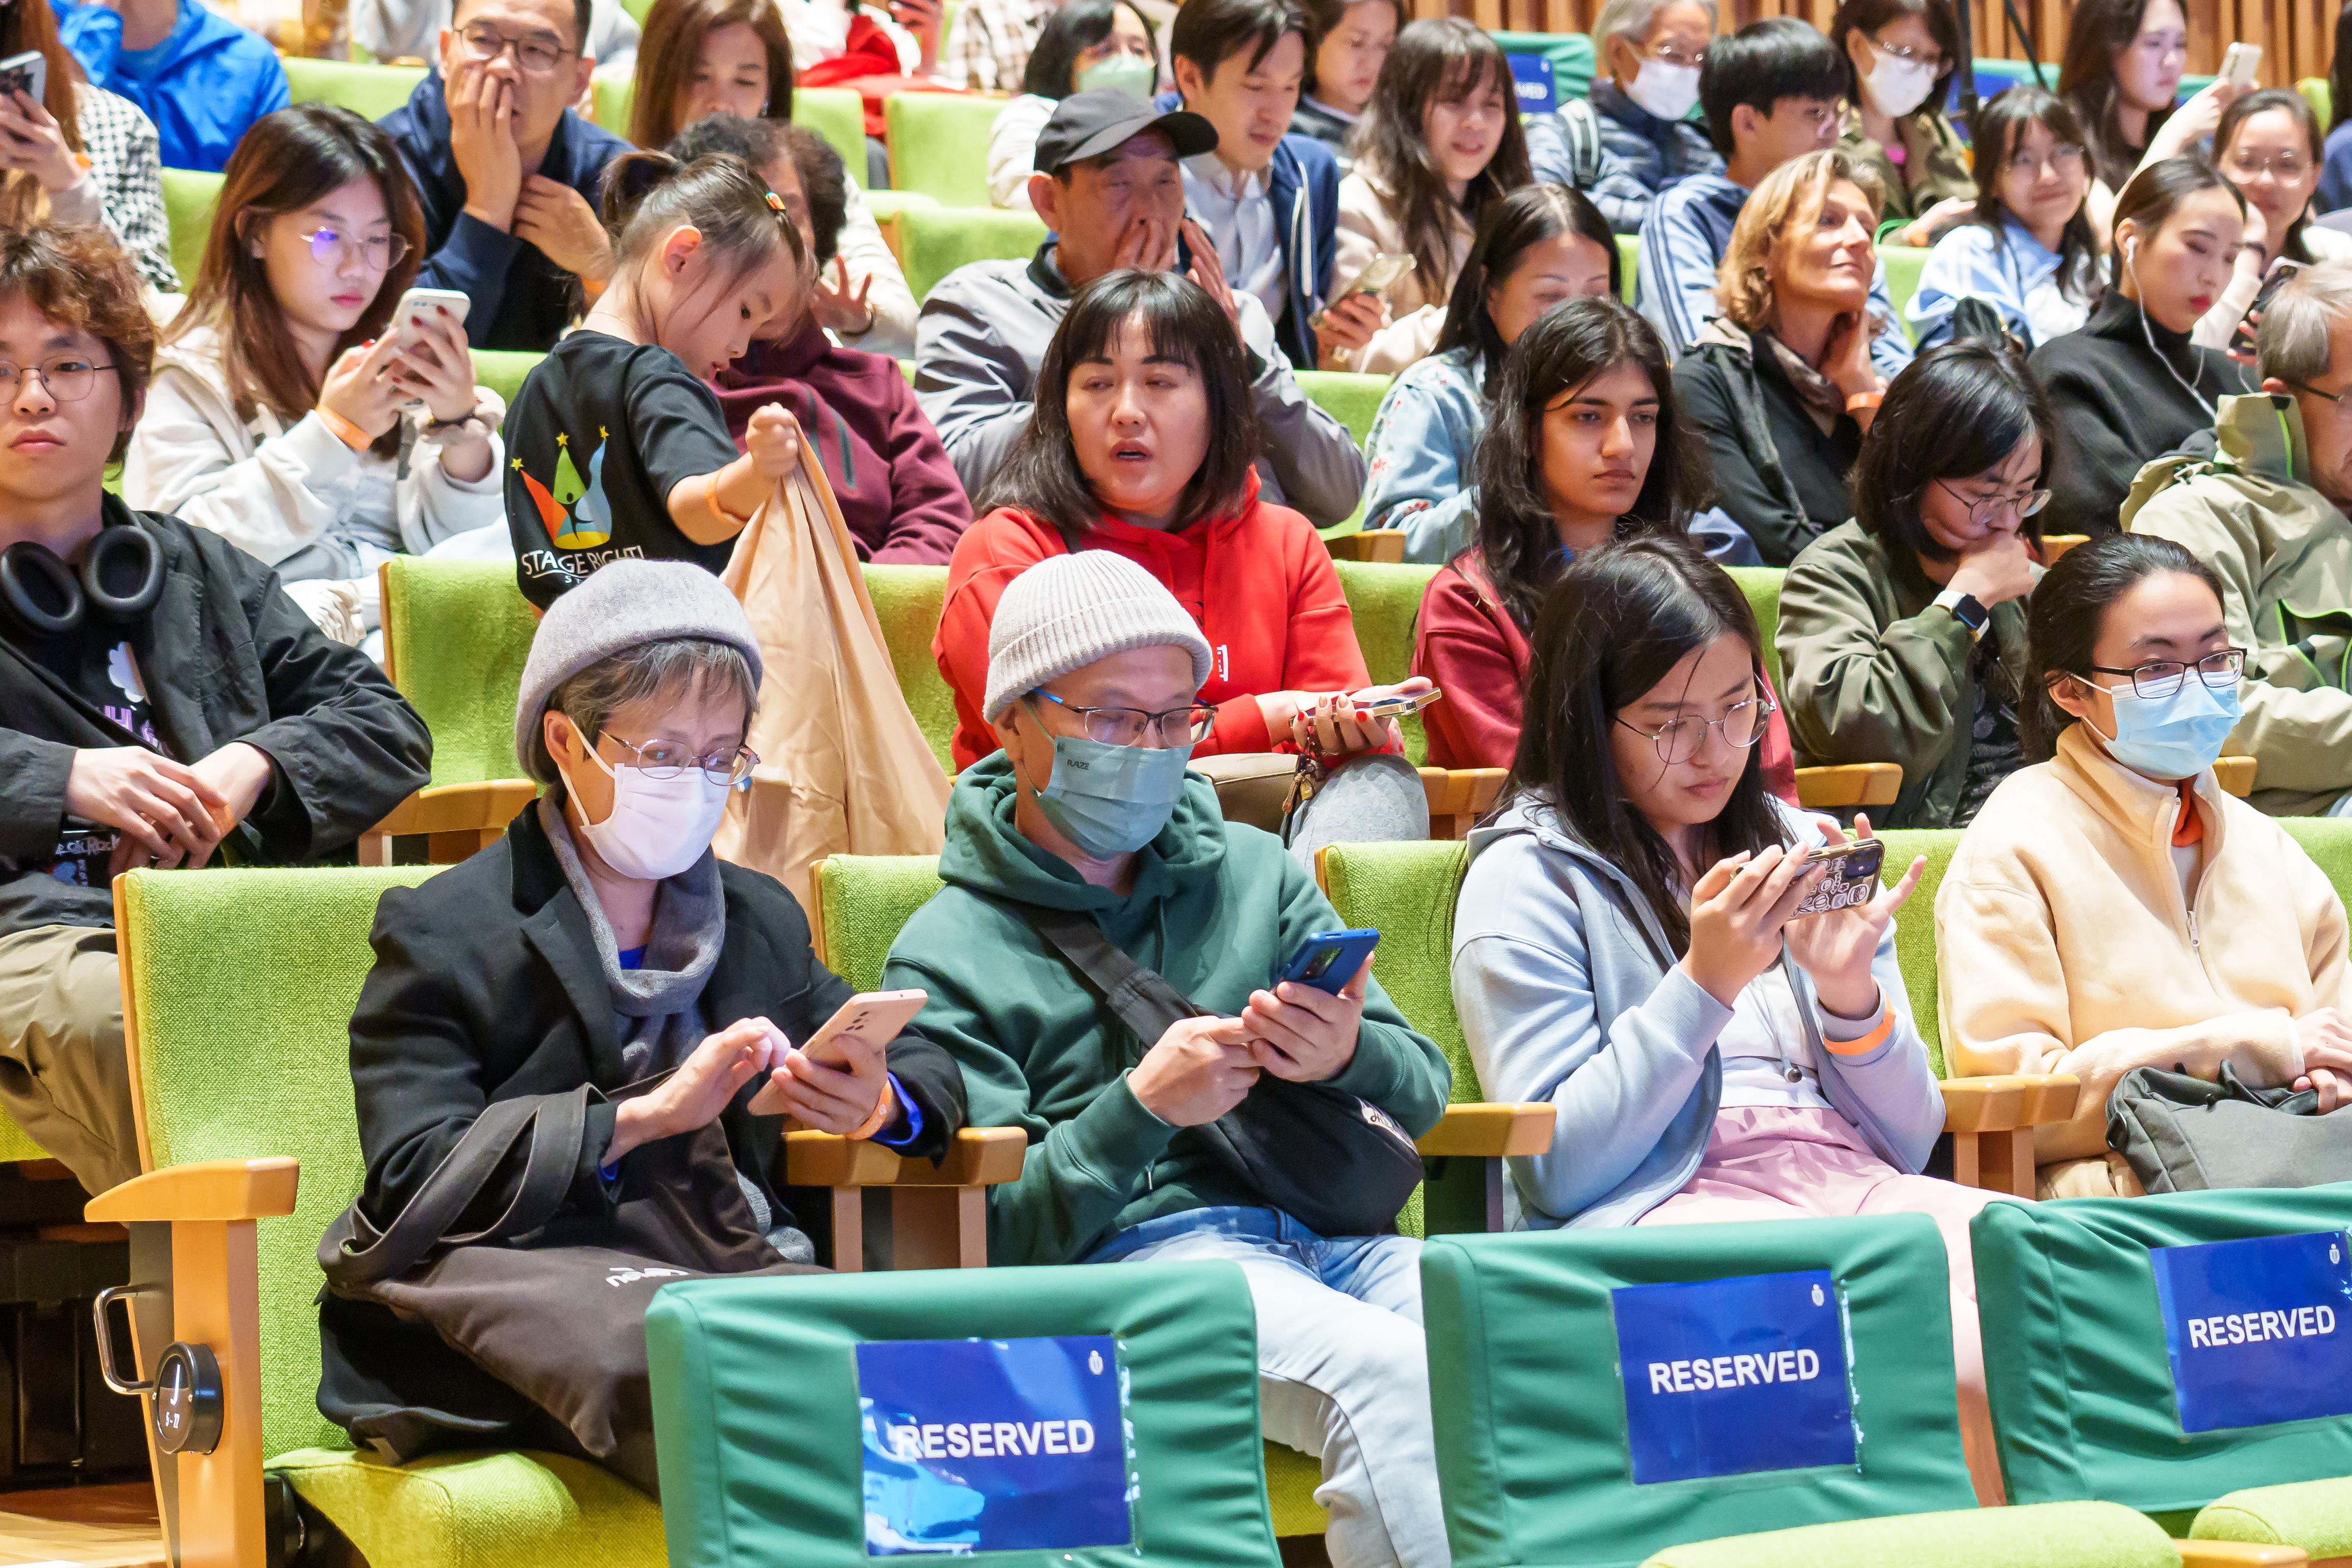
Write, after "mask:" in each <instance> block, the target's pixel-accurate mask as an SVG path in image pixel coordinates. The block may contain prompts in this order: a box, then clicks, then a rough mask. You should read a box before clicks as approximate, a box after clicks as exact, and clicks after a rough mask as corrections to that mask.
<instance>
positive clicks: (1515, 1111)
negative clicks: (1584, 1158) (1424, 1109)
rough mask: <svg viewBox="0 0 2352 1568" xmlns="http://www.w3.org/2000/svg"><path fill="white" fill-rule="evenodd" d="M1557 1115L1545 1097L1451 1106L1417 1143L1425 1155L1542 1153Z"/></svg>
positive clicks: (1548, 1146)
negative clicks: (1502, 1102)
mask: <svg viewBox="0 0 2352 1568" xmlns="http://www.w3.org/2000/svg"><path fill="white" fill-rule="evenodd" d="M1552 1126H1553V1114H1552V1108H1551V1106H1550V1105H1549V1103H1548V1102H1546V1101H1543V1100H1531V1101H1528V1102H1527V1103H1525V1104H1519V1105H1510V1104H1499V1103H1487V1104H1477V1105H1449V1106H1447V1107H1446V1108H1445V1114H1444V1117H1443V1118H1441V1119H1440V1120H1439V1121H1438V1123H1437V1125H1436V1126H1434V1127H1433V1128H1431V1129H1430V1130H1429V1131H1426V1132H1424V1133H1423V1134H1422V1135H1421V1137H1420V1139H1419V1140H1418V1141H1417V1142H1415V1143H1414V1145H1413V1146H1414V1147H1415V1148H1417V1149H1419V1150H1420V1151H1421V1152H1423V1154H1428V1155H1433V1156H1442V1155H1450V1154H1470V1155H1485V1156H1491V1155H1497V1154H1540V1153H1542V1152H1544V1151H1545V1150H1547V1149H1549V1148H1550V1147H1551V1136H1552Z"/></svg>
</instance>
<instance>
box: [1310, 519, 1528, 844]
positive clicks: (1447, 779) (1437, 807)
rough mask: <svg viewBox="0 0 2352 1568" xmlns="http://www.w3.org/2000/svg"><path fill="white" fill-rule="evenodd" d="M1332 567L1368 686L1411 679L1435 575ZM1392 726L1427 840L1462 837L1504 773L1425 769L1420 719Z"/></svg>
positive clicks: (1380, 565) (1355, 564) (1410, 717)
mask: <svg viewBox="0 0 2352 1568" xmlns="http://www.w3.org/2000/svg"><path fill="white" fill-rule="evenodd" d="M1331 565H1332V567H1333V569H1334V570H1335V571H1337V572H1338V573H1339V587H1340V590H1341V591H1342V592H1343V593H1345V594H1346V595H1348V612H1349V616H1352V617H1353V618H1354V620H1355V623H1356V642H1357V644H1358V646H1360V647H1361V648H1362V649H1363V651H1364V668H1365V669H1366V670H1367V671H1369V672H1370V675H1371V678H1372V683H1373V684H1374V685H1376V686H1386V685H1390V684H1391V683H1393V682H1395V681H1399V680H1402V679H1405V678H1406V677H1407V676H1409V675H1411V674H1412V628H1413V622H1414V621H1415V620H1417V619H1419V618H1420V616H1421V595H1422V594H1423V591H1424V590H1426V589H1427V588H1428V586H1429V580H1430V579H1431V578H1432V577H1433V576H1435V575H1436V574H1437V570H1438V569H1437V568H1436V567H1434V566H1416V565H1408V564H1404V563H1390V562H1372V561H1337V560H1335V561H1333V562H1332V563H1331ZM1397 722H1398V727H1399V728H1400V729H1401V730H1402V731H1403V734H1404V754H1405V760H1406V761H1407V762H1410V763H1412V765H1413V766H1414V767H1416V768H1419V769H1420V770H1421V783H1422V787H1423V789H1424V790H1426V791H1428V793H1429V831H1430V835H1431V837H1436V838H1459V837H1462V836H1463V835H1464V834H1465V833H1468V832H1469V831H1470V829H1471V827H1472V826H1473V825H1474V824H1475V823H1476V822H1477V820H1478V818H1479V817H1481V816H1485V815H1486V812H1487V811H1488V810H1489V809H1490V808H1491V807H1492V806H1493V805H1494V804H1495V797H1496V795H1500V794H1501V793H1502V788H1503V778H1504V772H1505V771H1504V770H1503V769H1501V768H1433V767H1430V766H1427V765H1426V764H1427V763H1428V761H1429V732H1428V731H1427V730H1425V729H1423V726H1422V721H1421V715H1420V714H1418V713H1412V714H1407V715H1406V716H1405V717H1404V718H1402V719H1401V720H1399V721H1397Z"/></svg>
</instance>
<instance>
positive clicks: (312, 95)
mask: <svg viewBox="0 0 2352 1568" xmlns="http://www.w3.org/2000/svg"><path fill="white" fill-rule="evenodd" d="M284 64H285V67H286V90H287V91H288V92H289V93H291V94H292V95H293V101H294V102H296V103H332V104H338V105H340V106H341V107H342V108H344V109H348V110H351V111H352V113H354V114H356V115H358V116H359V117H360V118H361V119H362V120H382V119H383V117H384V116H385V115H387V114H390V113H391V112H392V111H393V110H395V109H398V108H400V107H401V106H402V105H404V104H405V103H406V102H407V101H408V95H409V94H411V93H413V92H415V90H416V84H417V83H418V82H420V81H423V80H424V79H425V68H424V67H423V66H379V65H362V64H358V63H356V62H353V61H351V60H312V59H302V58H298V57H293V56H289V57H287V58H285V60H284Z"/></svg>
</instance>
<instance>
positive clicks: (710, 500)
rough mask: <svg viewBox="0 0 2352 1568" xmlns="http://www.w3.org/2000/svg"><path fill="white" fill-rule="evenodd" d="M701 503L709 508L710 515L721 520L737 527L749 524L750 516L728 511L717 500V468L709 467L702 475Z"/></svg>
mask: <svg viewBox="0 0 2352 1568" xmlns="http://www.w3.org/2000/svg"><path fill="white" fill-rule="evenodd" d="M702 504H703V505H705V506H707V507H709V509H710V511H711V515H712V516H714V517H717V518H719V520H720V521H725V522H731V523H733V524H734V525H735V526H736V527H738V528H748V527H750V526H751V519H750V518H748V517H738V516H736V515H735V514H734V513H733V512H731V511H729V510H727V509H726V507H725V506H723V505H721V504H720V502H719V470H718V469H716V468H713V469H711V470H710V472H709V473H707V474H705V475H703V476H702Z"/></svg>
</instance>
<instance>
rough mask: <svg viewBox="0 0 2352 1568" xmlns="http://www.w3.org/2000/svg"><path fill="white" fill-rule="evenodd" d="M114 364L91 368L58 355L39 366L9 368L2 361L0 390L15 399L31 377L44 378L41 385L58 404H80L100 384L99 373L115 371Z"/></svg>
mask: <svg viewBox="0 0 2352 1568" xmlns="http://www.w3.org/2000/svg"><path fill="white" fill-rule="evenodd" d="M113 368H114V366H113V365H112V364H92V363H90V362H89V361H88V360H86V359H84V358H83V357H82V356H81V355H79V354H58V356H57V357H55V358H54V359H47V360H43V361H42V362H41V363H39V364H10V363H8V362H7V361H6V360H4V359H0V386H5V387H6V388H7V389H8V390H9V392H10V393H11V394H12V395H13V394H14V393H16V391H18V390H19V389H21V388H22V387H23V386H24V384H25V378H26V376H28V375H37V376H39V377H40V378H41V385H42V386H43V387H44V388H46V389H47V392H48V395H50V396H51V397H54V398H56V399H57V400H58V402H59V403H79V402H80V401H81V400H82V399H83V398H85V397H87V396H89V389H90V388H91V386H93V385H95V384H97V381H98V373H99V372H100V371H102V370H112V369H113Z"/></svg>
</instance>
